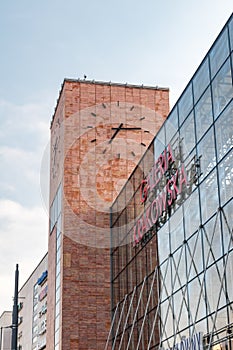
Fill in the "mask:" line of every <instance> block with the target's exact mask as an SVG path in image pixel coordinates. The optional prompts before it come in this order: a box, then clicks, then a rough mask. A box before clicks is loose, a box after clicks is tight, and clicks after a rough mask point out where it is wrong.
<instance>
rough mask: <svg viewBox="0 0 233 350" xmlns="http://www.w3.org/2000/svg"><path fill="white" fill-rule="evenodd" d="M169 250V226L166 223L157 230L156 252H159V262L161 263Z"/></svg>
mask: <svg viewBox="0 0 233 350" xmlns="http://www.w3.org/2000/svg"><path fill="white" fill-rule="evenodd" d="M169 252H170V248H169V228H168V223H166V224H165V225H164V226H163V227H162V228H161V229H160V230H159V231H158V253H159V263H160V264H161V263H162V262H163V261H164V260H165V259H167V257H168V255H169Z"/></svg>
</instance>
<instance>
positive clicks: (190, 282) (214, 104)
mask: <svg viewBox="0 0 233 350" xmlns="http://www.w3.org/2000/svg"><path fill="white" fill-rule="evenodd" d="M232 51H233V16H231V18H230V19H229V21H228V22H227V24H226V25H225V27H224V28H223V30H222V31H221V33H220V35H219V36H218V38H217V40H216V41H215V43H214V44H213V46H212V47H211V49H210V50H209V52H208V54H207V55H206V57H205V58H204V60H203V61H202V63H201V65H200V66H199V68H198V69H197V71H196V73H195V74H194V76H193V77H192V79H191V80H190V82H189V83H188V85H187V87H186V89H185V90H184V92H183V94H182V95H181V97H180V98H179V100H178V101H177V103H176V104H175V106H174V108H173V109H172V111H171V113H170V114H169V116H168V118H167V119H166V121H165V122H164V124H163V125H162V127H161V128H160V130H159V132H158V133H157V135H156V137H155V138H154V140H153V141H152V143H151V144H150V146H149V147H148V149H147V151H146V153H145V154H144V156H143V157H142V159H141V160H140V162H139V164H138V165H137V167H136V168H135V170H134V171H133V173H132V174H131V176H130V177H129V179H128V181H127V183H126V184H125V186H124V187H123V189H122V191H121V193H120V195H119V196H118V197H117V199H116V200H115V202H114V203H113V205H112V213H111V240H112V241H111V244H112V251H111V271H112V275H111V280H112V328H111V331H110V333H109V339H108V344H112V349H124V350H128V349H135V350H138V349H164V350H165V349H171V348H172V349H175V350H178V349H179V350H184V349H192V350H194V349H195V350H199V349H202V348H205V349H210V348H212V349H214V350H220V349H226V350H229V349H232V346H233V235H232V227H233V224H232V223H233V81H232V79H233V52H232Z"/></svg>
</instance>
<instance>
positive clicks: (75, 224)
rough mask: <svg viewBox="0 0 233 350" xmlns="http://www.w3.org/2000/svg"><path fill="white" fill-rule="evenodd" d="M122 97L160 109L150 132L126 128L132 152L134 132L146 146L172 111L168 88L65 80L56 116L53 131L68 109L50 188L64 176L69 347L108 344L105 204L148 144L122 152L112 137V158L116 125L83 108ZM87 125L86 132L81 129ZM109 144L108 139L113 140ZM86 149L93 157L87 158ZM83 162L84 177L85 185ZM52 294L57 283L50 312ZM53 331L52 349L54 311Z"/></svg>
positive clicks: (65, 342) (65, 339)
mask: <svg viewBox="0 0 233 350" xmlns="http://www.w3.org/2000/svg"><path fill="white" fill-rule="evenodd" d="M117 101H119V103H121V104H123V103H125V102H126V103H129V104H132V105H143V106H144V107H143V108H145V107H146V108H149V109H150V110H156V111H157V113H156V115H154V117H153V119H151V120H150V124H151V125H150V129H151V130H152V131H151V133H145V132H144V131H143V130H142V131H140V132H138V131H130V132H129V133H128V132H121V135H120V137H121V140H122V143H123V148H122V149H123V151H124V152H125V154H126V155H127V154H128V153H130V152H131V153H132V151H131V150H130V147H129V146H128V141H127V140H128V139H130V138H132V137H133V138H134V144H135V143H136V142H137V143H138V144H139V145H140V143H141V142H143V143H145V144H146V145H148V144H149V143H150V142H151V140H152V138H153V136H154V135H155V133H156V130H158V129H159V128H160V126H161V124H162V123H163V121H164V119H165V118H166V116H167V114H168V110H169V105H168V90H166V89H146V88H139V87H133V86H127V85H114V84H103V83H102V84H98V83H92V82H79V81H72V80H67V81H65V82H64V85H63V90H62V94H61V96H60V100H59V101H58V107H57V109H56V113H55V117H54V119H53V123H52V135H53V134H54V129H55V122H56V119H57V115H58V114H59V113H61V111H62V113H64V118H65V122H64V123H63V127H62V128H61V129H60V130H62V131H61V137H62V143H63V148H64V149H63V150H62V151H61V154H62V158H64V163H63V161H62V165H64V168H63V169H62V167H60V174H59V175H58V177H57V179H51V181H52V185H51V191H52V193H53V194H54V193H55V188H56V186H57V184H58V183H59V181H60V179H61V178H62V176H63V188H64V198H63V233H64V235H63V253H62V254H63V268H62V324H61V327H62V331H61V339H62V349H63V350H66V349H67V350H68V349H74V350H76V349H79V350H87V349H98V350H100V349H104V345H105V343H106V339H107V336H108V332H109V328H110V323H111V319H110V318H111V314H110V309H111V302H110V250H109V246H110V230H109V211H108V210H107V207H109V206H110V204H111V202H112V201H113V200H114V198H115V197H116V196H117V193H118V190H119V186H120V185H121V184H123V181H124V180H126V179H127V178H128V176H129V175H130V173H131V171H132V169H133V168H134V166H135V165H136V164H137V162H138V160H139V157H140V156H141V154H142V152H143V151H144V149H146V147H145V148H143V146H140V147H141V148H140V150H141V151H140V152H141V153H140V152H139V154H137V156H135V158H133V156H132V154H131V157H128V156H125V155H124V156H123V157H122V156H121V157H120V158H119V159H118V158H117V157H116V154H117V152H119V150H118V146H117V140H114V143H113V142H112V144H111V145H110V144H109V145H110V146H111V147H112V148H111V152H112V154H114V156H113V157H112V158H111V159H109V160H108V161H106V159H105V158H106V155H105V154H104V153H103V148H101V147H102V144H103V147H105V146H104V145H105V143H104V140H106V139H109V138H110V137H111V135H112V134H113V130H112V129H111V126H110V127H109V128H105V125H104V123H103V124H101V123H100V124H98V126H97V127H96V128H94V127H93V128H92V129H91V128H89V129H88V123H91V122H92V123H93V120H94V119H93V118H92V117H91V114H90V111H88V113H86V114H85V111H86V109H87V108H90V107H93V111H94V108H95V106H96V105H100V104H102V103H104V104H108V106H109V105H110V104H109V103H113V104H114V105H116V103H118V102H117ZM61 106H62V107H61ZM103 108H104V107H103ZM111 108H112V107H111ZM103 110H104V109H103ZM111 118H112V119H111V122H112V124H114V126H118V125H119V120H118V117H117V116H116V115H115V112H113V113H112V115H111ZM124 118H125V122H126V124H128V125H131V122H132V120H131V119H130V118H131V117H128V116H127V114H125V117H124ZM127 118H128V119H127ZM91 120H92V121H91ZM142 123H143V122H142ZM84 125H86V126H85V128H86V131H85V132H81V129H82V127H84ZM152 125H153V126H152ZM133 133H135V134H133ZM152 133H153V134H152ZM80 134H82V136H81V137H80ZM117 136H119V135H117ZM53 137H54V136H53ZM93 140H95V141H93ZM106 145H107V146H108V143H106ZM130 146H131V145H130ZM87 155H88V157H89V158H88V159H89V161H86V158H87ZM85 157H86V158H85ZM81 168H82V171H84V172H85V174H86V177H84V180H83V185H82V184H81V188H80V183H81V182H80V181H81V180H80V178H81V175H80V174H81V173H80V171H81V170H80V169H81ZM116 183H117V186H118V188H117V189H116ZM84 190H85V192H83V191H84ZM51 198H52V195H51ZM54 237H55V234H52V235H51V237H50V243H49V261H50V262H51V265H50V264H49V277H50V278H51V276H53V273H54V265H53V264H54V263H53V260H54V261H55V256H54ZM51 290H52V291H51ZM52 294H54V285H53V282H51V283H50V285H49V295H48V302H49V303H51V304H50V305H49V307H48V313H51V314H52V309H53V308H54V297H53V296H52ZM53 314H54V311H53ZM47 333H48V335H49V339H48V341H47V344H48V345H47V348H48V349H49V350H50V349H53V346H52V344H53V342H52V340H51V339H52V338H53V324H52V316H49V322H48V331H47Z"/></svg>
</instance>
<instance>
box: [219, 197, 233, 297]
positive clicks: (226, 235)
mask: <svg viewBox="0 0 233 350" xmlns="http://www.w3.org/2000/svg"><path fill="white" fill-rule="evenodd" d="M222 222H223V241H224V253H227V252H228V250H229V249H232V247H233V200H231V201H230V202H229V203H228V204H227V205H226V206H225V207H224V208H223V213H222ZM232 300H233V299H232Z"/></svg>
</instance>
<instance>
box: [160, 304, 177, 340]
mask: <svg viewBox="0 0 233 350" xmlns="http://www.w3.org/2000/svg"><path fill="white" fill-rule="evenodd" d="M160 319H161V334H160V337H161V338H160V339H161V340H165V339H167V338H168V337H169V336H171V335H173V334H174V330H173V312H172V302H171V298H170V299H168V300H166V301H164V302H163V303H161V304H160Z"/></svg>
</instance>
